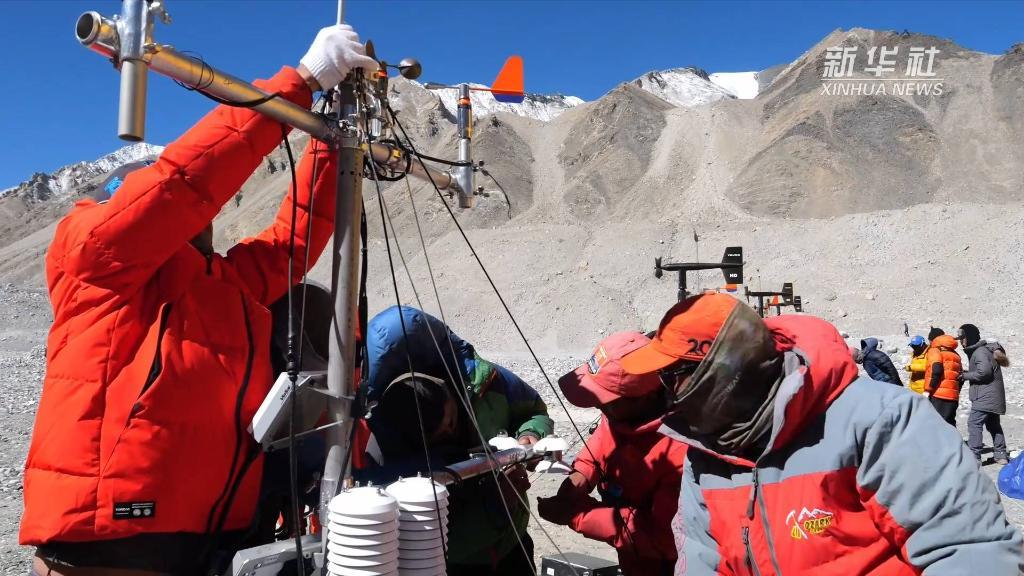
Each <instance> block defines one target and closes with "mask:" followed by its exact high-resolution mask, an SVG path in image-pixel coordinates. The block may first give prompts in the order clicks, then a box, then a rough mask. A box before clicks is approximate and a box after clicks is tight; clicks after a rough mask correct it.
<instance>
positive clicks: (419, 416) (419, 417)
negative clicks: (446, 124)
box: [366, 127, 448, 562]
mask: <svg viewBox="0 0 1024 576" xmlns="http://www.w3.org/2000/svg"><path fill="white" fill-rule="evenodd" d="M366 133H369V129H368V127H367V130H366ZM366 144H367V146H369V145H370V141H369V139H367V140H366ZM372 173H373V174H374V175H375V176H376V171H373V172H372ZM373 184H374V187H375V188H376V190H377V204H378V206H379V209H380V222H381V227H382V228H383V229H384V247H385V248H386V249H387V255H388V267H389V268H390V269H391V285H392V288H393V289H394V291H395V304H396V305H397V306H398V320H399V323H400V324H401V326H402V340H403V341H405V342H408V340H409V332H408V329H407V328H406V325H405V316H403V315H402V299H401V297H400V296H399V294H398V275H397V274H395V261H394V258H393V257H392V255H391V242H390V240H389V236H388V225H387V221H386V220H385V219H384V196H383V194H382V193H381V189H380V181H379V180H377V178H374V179H373ZM402 348H403V350H405V360H406V363H407V364H408V367H409V373H410V374H412V378H413V395H412V396H413V401H414V402H415V403H416V421H417V423H418V424H419V429H420V440H421V441H422V442H423V456H424V459H425V460H426V464H427V474H428V477H429V478H430V489H431V491H432V492H433V494H434V511H435V512H437V520H438V534H440V535H441V550H442V551H443V553H444V558H445V561H446V562H447V560H448V543H447V542H446V541H445V535H444V527H443V526H442V524H441V503H440V501H439V500H438V498H437V484H436V483H435V482H434V467H433V464H432V463H431V461H430V447H429V445H428V443H427V431H426V428H425V427H424V426H423V411H422V409H421V407H420V396H419V394H418V391H417V390H416V371H415V369H414V367H413V363H412V354H411V353H410V352H409V347H408V346H403V347H402Z"/></svg>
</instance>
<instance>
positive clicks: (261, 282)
mask: <svg viewBox="0 0 1024 576" xmlns="http://www.w3.org/2000/svg"><path fill="white" fill-rule="evenodd" d="M256 85H257V86H260V87H262V88H263V89H264V90H266V91H268V92H276V93H278V94H279V96H280V97H282V98H286V99H288V100H290V101H292V102H294V103H296V104H298V105H300V106H303V107H308V106H309V105H310V103H311V100H312V94H311V93H310V90H309V88H308V87H307V86H306V85H305V83H304V82H303V81H302V79H301V78H300V77H299V75H298V74H297V73H296V72H295V70H294V69H292V68H284V69H282V70H281V71H280V72H279V73H278V74H277V75H275V76H274V77H273V78H272V79H271V80H269V81H262V82H257V83H256ZM281 138H282V128H281V125H280V124H278V123H276V122H275V121H273V120H271V119H269V118H267V117H265V116H263V115H260V114H258V113H256V112H254V111H251V110H248V109H243V108H231V107H226V106H219V107H217V108H216V109H214V110H213V111H212V112H210V113H209V114H207V115H206V116H205V117H204V118H203V119H202V120H200V121H199V123H197V124H196V125H195V126H194V127H192V128H191V129H190V130H189V131H188V132H187V133H185V134H184V135H183V136H182V137H180V138H179V139H178V140H177V141H175V142H173V143H172V144H170V145H169V146H167V148H166V149H165V150H164V152H163V154H161V155H160V158H159V159H158V160H157V161H156V163H155V164H153V165H152V166H150V167H147V168H143V169H140V170H137V171H135V172H132V173H131V174H130V175H129V176H128V177H127V178H126V179H125V181H124V184H123V185H122V186H121V187H120V188H119V189H118V190H117V192H116V193H115V194H114V196H113V197H112V198H111V199H110V200H109V201H108V202H105V203H99V204H97V203H96V202H93V201H83V202H79V203H78V204H77V205H76V206H75V208H74V209H73V210H72V211H71V213H70V214H68V215H67V216H66V217H65V218H64V219H63V220H62V221H61V222H60V223H59V225H58V226H57V230H56V233H55V235H54V238H53V242H52V244H51V245H50V249H49V251H48V252H47V255H46V274H47V284H48V288H49V293H50V301H51V304H52V306H53V316H54V321H53V326H52V328H51V329H50V334H49V339H48V341H47V371H46V378H45V381H44V383H43V392H42V398H41V400H40V403H39V410H38V413H37V414H36V421H35V428H34V430H33V433H32V442H31V446H30V448H29V454H28V460H27V462H26V466H25V484H24V486H25V488H24V499H25V512H24V516H23V517H22V522H21V532H20V542H21V543H22V544H28V545H40V544H44V543H51V542H57V541H59V542H89V541H98V540H109V539H115V538H125V537H130V536H136V535H143V534H157V533H165V534H166V533H200V534H202V533H204V532H205V531H207V530H208V528H209V527H210V519H211V518H215V517H216V516H219V515H220V513H221V511H222V508H223V506H224V503H225V502H226V501H227V500H228V497H227V496H226V494H225V492H226V490H227V487H228V486H229V485H230V484H232V483H233V482H234V478H233V477H234V476H237V475H238V474H239V471H240V470H243V469H244V470H245V473H244V474H243V475H242V479H241V481H240V482H239V484H238V488H237V493H236V494H235V495H234V498H233V500H232V504H231V506H230V509H229V510H228V511H227V513H226V520H225V522H224V525H223V529H224V530H238V529H242V528H245V527H248V525H249V523H250V522H251V520H252V518H253V515H254V513H255V508H256V504H257V497H258V492H259V484H260V477H261V469H262V460H261V457H260V456H259V454H258V452H257V451H255V450H254V446H253V444H254V442H253V440H252V438H251V437H250V436H249V435H248V433H247V432H246V427H247V426H248V424H249V422H250V421H251V420H252V416H253V414H254V413H255V411H256V409H257V408H258V407H259V405H260V403H261V401H262V400H263V397H264V396H265V395H266V393H267V392H268V390H269V388H270V385H271V384H272V379H273V375H272V374H271V368H270V358H269V354H268V351H269V345H270V340H269V337H270V328H271V316H270V313H269V311H268V310H267V306H268V305H269V304H270V303H272V302H273V301H274V300H276V299H277V298H278V297H280V296H282V295H283V294H284V293H285V291H286V289H287V286H288V284H289V278H288V276H289V275H288V269H287V268H288V245H289V232H290V230H291V223H292V220H291V219H292V202H291V198H292V193H291V192H290V193H289V194H288V196H287V197H286V199H285V201H284V202H283V205H282V206H281V208H280V211H279V212H278V214H277V216H276V218H275V220H274V222H273V223H272V224H271V225H270V227H268V228H267V229H266V230H264V231H263V232H261V233H260V234H259V235H258V236H255V237H253V238H247V239H245V240H242V241H241V242H239V243H238V244H237V245H235V246H234V247H233V248H231V249H230V250H229V251H228V252H227V254H226V255H224V256H220V255H213V256H210V257H206V256H204V255H203V254H201V253H200V252H199V251H198V250H197V249H195V248H194V247H193V246H192V245H191V244H189V240H190V239H191V238H193V237H194V236H196V235H197V234H198V233H199V232H200V231H202V230H203V229H204V228H205V227H206V226H207V225H208V224H209V223H210V222H211V221H212V220H213V218H214V217H215V216H216V215H217V213H218V211H219V210H220V208H221V205H222V204H224V203H225V202H226V201H227V200H229V199H230V198H232V197H233V196H234V195H235V193H236V192H237V191H238V190H239V188H240V187H241V186H242V184H243V183H244V182H245V180H246V179H247V178H248V177H249V175H250V174H251V173H252V172H253V171H254V170H255V169H256V168H257V167H258V166H259V165H260V163H261V162H262V161H263V158H264V156H265V155H266V154H268V153H269V152H271V151H272V150H273V149H274V147H275V146H277V145H278V144H279V143H280V142H281ZM335 156H336V154H334V153H333V152H329V151H328V150H327V147H326V145H324V144H323V143H319V142H314V143H312V144H311V148H310V149H307V151H306V153H305V155H304V158H303V159H302V162H301V164H300V166H299V170H298V182H299V190H298V196H299V198H298V202H297V204H298V217H297V220H296V222H295V225H296V227H297V230H299V231H301V233H297V234H296V235H295V256H296V260H295V269H294V279H295V280H297V279H298V278H299V277H300V274H301V270H302V269H303V268H304V262H303V255H304V254H305V252H306V244H305V242H304V239H305V234H304V232H305V230H306V225H307V222H308V220H309V218H311V217H312V219H313V226H312V235H311V237H310V238H311V241H310V250H309V251H310V255H311V258H316V257H317V256H318V255H319V254H320V253H321V252H322V250H323V248H324V246H325V245H326V243H327V240H328V238H329V237H330V234H331V232H332V227H333V216H334V187H335V178H336V175H335V169H336V168H335V166H336V158H335ZM314 157H316V161H315V162H314ZM314 164H315V165H316V166H315V170H316V173H317V174H316V177H315V183H316V184H315V188H316V200H315V202H314V204H313V206H314V210H313V213H312V215H311V214H310V211H309V205H310V190H309V187H310V182H313V181H314V178H313V170H314ZM247 458H248V459H249V460H250V464H251V465H250V466H248V467H247V468H246V467H244V466H243V461H244V460H246V459H247Z"/></svg>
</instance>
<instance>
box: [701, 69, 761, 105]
mask: <svg viewBox="0 0 1024 576" xmlns="http://www.w3.org/2000/svg"><path fill="white" fill-rule="evenodd" d="M757 76H758V73H757V72H715V73H714V74H711V76H710V78H711V82H713V83H714V84H717V85H718V86H721V87H722V88H725V89H726V90H728V91H729V92H730V93H731V94H732V95H733V96H735V97H737V98H739V99H740V100H750V99H751V98H757V94H758V92H759V91H760V88H759V86H758V77H757Z"/></svg>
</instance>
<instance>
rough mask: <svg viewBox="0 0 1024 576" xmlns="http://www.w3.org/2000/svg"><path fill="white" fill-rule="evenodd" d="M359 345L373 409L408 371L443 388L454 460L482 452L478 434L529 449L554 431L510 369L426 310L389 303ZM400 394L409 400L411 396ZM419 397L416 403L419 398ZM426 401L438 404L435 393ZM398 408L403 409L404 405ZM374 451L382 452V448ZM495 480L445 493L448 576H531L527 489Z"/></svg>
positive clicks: (519, 481)
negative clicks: (364, 353) (457, 452)
mask: <svg viewBox="0 0 1024 576" xmlns="http://www.w3.org/2000/svg"><path fill="white" fill-rule="evenodd" d="M366 348H367V380H366V395H367V399H368V400H369V401H370V402H371V403H373V402H378V403H379V404H380V406H378V408H377V410H380V408H381V407H384V406H386V405H387V404H389V403H391V400H390V399H389V398H388V394H386V392H387V391H389V390H391V389H392V387H393V383H394V382H395V381H396V379H398V378H399V377H400V376H402V375H407V376H408V373H409V372H410V371H411V372H414V373H415V375H416V378H420V377H421V375H422V376H427V377H431V378H433V379H435V380H437V381H438V382H444V383H446V388H445V390H446V395H445V396H444V405H445V406H448V407H447V408H445V414H447V413H449V412H451V408H450V406H452V405H455V406H457V407H458V415H457V416H456V417H455V424H454V426H455V428H454V430H453V434H455V437H454V440H453V441H452V442H449V443H450V444H452V443H453V445H455V446H457V447H460V448H461V449H462V452H461V455H460V457H459V458H458V459H460V460H461V459H466V458H468V457H469V452H470V451H479V450H480V449H482V447H481V446H480V444H481V442H480V440H481V439H480V436H481V435H482V436H483V438H484V440H485V441H486V440H489V439H490V438H493V437H494V436H497V435H499V434H500V433H502V432H504V433H507V434H508V435H509V436H511V437H513V438H516V439H517V440H518V441H519V443H520V444H523V445H529V444H533V443H535V442H537V441H538V440H539V439H540V438H543V437H544V436H547V435H548V434H551V433H552V432H553V431H554V421H553V420H551V418H550V417H548V412H547V405H546V404H545V403H544V400H543V399H541V397H540V395H539V394H538V393H537V391H536V390H534V389H533V387H532V386H530V385H529V384H527V383H526V382H525V381H523V379H521V378H519V377H518V376H517V375H515V374H514V373H512V371H511V370H508V369H507V368H505V367H503V366H499V365H498V364H495V363H493V362H490V361H488V360H486V359H484V358H482V357H481V356H480V355H479V354H478V353H477V351H476V348H475V347H474V346H473V345H472V344H470V343H469V342H467V341H465V340H463V339H462V338H460V337H459V336H458V335H457V334H455V332H453V331H452V330H451V328H449V327H448V326H447V325H445V323H444V322H442V321H441V320H440V319H438V318H435V317H433V316H431V315H430V314H427V313H426V312H423V311H421V310H417V309H415V308H411V307H408V306H402V307H398V306H392V307H390V308H388V309H386V310H384V311H383V312H381V313H379V314H377V315H376V316H374V317H373V318H372V319H370V321H369V324H368V326H367V331H366ZM449 393H450V394H449ZM403 396H404V397H406V398H412V397H413V394H404V395H403ZM419 396H420V397H421V399H422V398H423V393H422V392H419ZM428 400H430V401H431V402H432V403H433V404H436V405H440V404H439V402H440V396H438V397H436V398H433V397H431V398H428ZM405 406H406V407H408V406H410V404H409V402H408V400H407V401H406V402H405ZM413 406H414V405H413ZM467 408H468V410H467ZM470 411H471V412H472V414H471V413H470ZM435 412H436V409H435ZM414 414H415V412H414V411H410V410H408V409H404V410H399V411H398V412H397V413H396V414H395V417H396V418H403V419H405V421H406V422H413V423H415V419H414V418H411V416H412V415H414ZM374 418H375V416H371V417H370V420H369V424H370V428H371V431H373V432H374V435H380V437H381V439H382V440H384V439H385V436H386V434H385V433H384V429H385V428H387V427H381V426H376V427H375V426H374V424H373V419H374ZM447 418H448V417H447V416H444V417H443V418H442V421H444V420H445V419H447ZM477 427H479V429H478V430H477ZM405 428H406V429H408V430H407V431H408V434H406V442H405V443H406V444H409V443H411V442H412V443H415V446H416V447H417V450H419V453H420V454H421V455H422V449H423V443H422V439H420V438H419V436H418V434H419V432H418V429H416V430H412V429H411V426H409V425H406V426H405ZM427 433H428V434H429V433H430V430H427ZM428 441H429V439H428ZM381 447H382V448H386V446H385V445H384V444H382V445H381ZM385 465H387V458H386V457H385ZM497 478H498V480H497V481H498V482H500V484H497V485H496V484H495V480H494V477H493V476H490V475H487V476H483V477H480V478H479V480H478V481H476V482H475V483H471V482H466V483H463V484H462V485H460V486H458V487H457V488H456V489H453V490H452V497H451V498H452V499H451V512H450V524H449V534H448V538H449V542H448V544H449V547H448V569H447V573H448V576H461V575H463V574H472V575H484V574H494V575H501V576H504V575H510V576H516V575H519V574H530V573H533V572H535V568H534V561H533V540H532V539H531V538H530V534H529V532H527V525H528V524H529V520H530V515H529V510H527V509H526V508H525V507H524V506H523V502H525V493H526V490H527V489H528V488H529V486H530V483H529V480H528V478H527V474H526V472H525V470H524V469H523V468H522V467H521V466H516V467H513V468H511V469H509V470H507V471H506V472H505V473H504V474H499V475H498V477H497ZM502 502H504V504H503V503H502ZM506 506H507V508H508V512H506ZM510 515H511V516H512V523H511V524H510V523H509V516H510ZM520 542H522V546H520Z"/></svg>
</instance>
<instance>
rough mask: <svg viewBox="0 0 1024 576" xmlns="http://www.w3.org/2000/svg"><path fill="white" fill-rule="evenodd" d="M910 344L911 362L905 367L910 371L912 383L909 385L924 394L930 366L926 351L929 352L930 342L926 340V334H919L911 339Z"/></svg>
mask: <svg viewBox="0 0 1024 576" xmlns="http://www.w3.org/2000/svg"><path fill="white" fill-rule="evenodd" d="M909 346H910V350H911V353H910V363H909V364H907V365H906V366H904V367H903V369H904V370H906V371H907V372H910V383H909V384H908V385H907V387H908V388H910V389H911V390H913V391H914V392H917V393H918V394H924V373H925V370H926V369H927V368H928V363H927V361H926V360H925V353H926V352H928V343H927V342H925V339H924V336H920V335H918V336H914V337H913V338H911V339H910V344H909Z"/></svg>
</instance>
